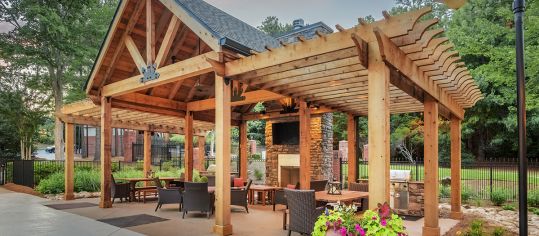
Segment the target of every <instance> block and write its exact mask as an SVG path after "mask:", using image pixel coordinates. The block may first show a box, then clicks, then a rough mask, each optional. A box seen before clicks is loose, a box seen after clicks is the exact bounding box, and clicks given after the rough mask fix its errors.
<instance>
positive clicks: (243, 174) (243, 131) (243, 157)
mask: <svg viewBox="0 0 539 236" xmlns="http://www.w3.org/2000/svg"><path fill="white" fill-rule="evenodd" d="M239 129H240V178H243V180H247V179H248V178H249V175H248V174H247V161H248V158H247V121H245V120H244V121H242V122H241V123H240V127H239Z"/></svg>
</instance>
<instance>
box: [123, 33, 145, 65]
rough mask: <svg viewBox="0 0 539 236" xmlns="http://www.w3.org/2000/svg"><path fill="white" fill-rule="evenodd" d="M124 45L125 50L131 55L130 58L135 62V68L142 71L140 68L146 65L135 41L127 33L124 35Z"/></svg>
mask: <svg viewBox="0 0 539 236" xmlns="http://www.w3.org/2000/svg"><path fill="white" fill-rule="evenodd" d="M124 44H125V47H126V48H127V51H129V54H130V55H131V59H133V62H135V65H136V66H137V70H138V71H139V72H140V73H142V68H145V67H146V62H145V61H144V58H143V57H142V55H141V54H140V52H139V50H138V48H137V45H136V44H135V41H133V38H131V36H129V35H127V36H126V37H125V42H124Z"/></svg>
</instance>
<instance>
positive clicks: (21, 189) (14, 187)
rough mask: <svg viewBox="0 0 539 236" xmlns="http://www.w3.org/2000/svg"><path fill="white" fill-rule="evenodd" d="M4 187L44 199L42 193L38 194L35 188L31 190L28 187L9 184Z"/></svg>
mask: <svg viewBox="0 0 539 236" xmlns="http://www.w3.org/2000/svg"><path fill="white" fill-rule="evenodd" d="M3 187H4V188H5V189H7V190H9V191H13V192H18V193H26V194H30V195H34V196H38V197H43V195H42V194H41V193H38V192H36V191H35V190H34V189H33V188H30V187H27V186H23V185H18V184H14V183H7V184H4V185H3Z"/></svg>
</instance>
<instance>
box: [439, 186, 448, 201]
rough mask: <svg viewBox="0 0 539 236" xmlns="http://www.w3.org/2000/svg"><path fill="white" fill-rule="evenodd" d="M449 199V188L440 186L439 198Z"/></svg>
mask: <svg viewBox="0 0 539 236" xmlns="http://www.w3.org/2000/svg"><path fill="white" fill-rule="evenodd" d="M450 197H451V188H450V187H449V186H445V185H442V186H440V198H450Z"/></svg>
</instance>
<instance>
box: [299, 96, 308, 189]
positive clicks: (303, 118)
mask: <svg viewBox="0 0 539 236" xmlns="http://www.w3.org/2000/svg"><path fill="white" fill-rule="evenodd" d="M299 159H300V160H299V186H300V188H301V189H310V187H311V186H310V185H311V109H309V106H308V104H307V102H305V101H301V100H300V101H299Z"/></svg>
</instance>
